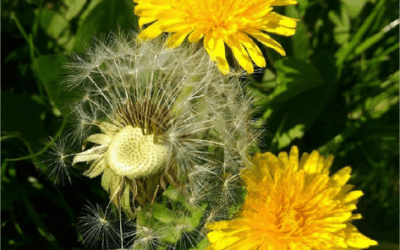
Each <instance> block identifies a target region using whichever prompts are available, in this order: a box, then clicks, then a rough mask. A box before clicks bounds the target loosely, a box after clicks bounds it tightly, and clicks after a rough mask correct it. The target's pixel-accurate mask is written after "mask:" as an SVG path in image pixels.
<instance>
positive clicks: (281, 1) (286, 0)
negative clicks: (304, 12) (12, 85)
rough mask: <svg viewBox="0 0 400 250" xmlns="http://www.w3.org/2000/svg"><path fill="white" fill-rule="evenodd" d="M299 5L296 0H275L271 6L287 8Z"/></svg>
mask: <svg viewBox="0 0 400 250" xmlns="http://www.w3.org/2000/svg"><path fill="white" fill-rule="evenodd" d="M293 4H297V1H295V0H275V1H272V2H271V3H270V5H271V6H286V5H293Z"/></svg>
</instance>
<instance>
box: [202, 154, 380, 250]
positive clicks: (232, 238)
mask: <svg viewBox="0 0 400 250" xmlns="http://www.w3.org/2000/svg"><path fill="white" fill-rule="evenodd" d="M298 155H299V153H298V149H297V147H292V149H291V151H290V154H289V155H288V154H287V153H284V152H281V153H280V154H279V155H278V157H276V156H275V155H273V154H272V153H269V152H268V153H264V154H256V155H255V157H254V159H253V162H254V165H253V167H252V168H246V169H245V170H244V171H243V172H242V174H241V177H242V179H243V180H244V182H245V184H246V187H247V191H248V194H247V196H246V199H245V202H244V204H243V206H242V208H241V210H240V211H239V212H238V213H237V214H236V215H235V216H234V219H233V220H230V221H219V222H213V223H210V224H208V226H207V227H208V229H210V230H213V231H212V232H210V233H209V234H208V236H207V237H208V239H209V240H210V242H211V243H212V244H211V245H210V246H209V247H208V248H207V249H208V250H210V249H215V250H217V249H241V250H250V249H258V250H267V249H268V250H274V249H276V250H280V249H310V250H311V249H313V250H317V249H337V250H338V249H364V248H368V247H369V246H372V245H377V242H376V241H374V240H371V239H369V238H368V237H366V236H364V235H362V234H361V233H360V232H358V230H357V228H355V227H354V226H353V225H352V224H351V221H352V220H355V219H360V218H361V215H360V214H352V211H353V210H355V209H356V203H357V200H358V198H359V197H360V196H362V195H363V193H362V192H361V191H350V190H351V189H352V188H353V186H352V185H348V184H346V182H347V181H348V180H349V178H350V172H351V168H350V167H345V168H343V169H341V170H339V171H338V172H337V173H336V174H334V175H333V176H329V168H330V166H331V164H332V160H333V157H332V156H329V157H328V158H324V157H323V156H321V155H320V154H319V153H318V151H313V152H312V153H311V154H310V155H309V154H307V153H305V154H303V155H302V157H301V159H300V161H299V159H298Z"/></svg>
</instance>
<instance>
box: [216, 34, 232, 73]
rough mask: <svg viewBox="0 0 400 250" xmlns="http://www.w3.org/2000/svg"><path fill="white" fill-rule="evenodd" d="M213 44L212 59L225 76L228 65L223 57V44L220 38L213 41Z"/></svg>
mask: <svg viewBox="0 0 400 250" xmlns="http://www.w3.org/2000/svg"><path fill="white" fill-rule="evenodd" d="M214 42H215V47H214V51H213V53H214V57H215V59H216V60H217V62H218V68H219V70H220V71H221V72H222V74H224V75H226V74H227V73H228V72H229V64H228V61H227V60H226V57H225V43H224V41H223V40H222V39H221V38H217V39H214Z"/></svg>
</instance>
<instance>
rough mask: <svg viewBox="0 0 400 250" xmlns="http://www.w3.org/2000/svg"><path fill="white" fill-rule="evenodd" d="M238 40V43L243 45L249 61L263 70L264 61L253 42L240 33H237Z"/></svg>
mask: <svg viewBox="0 0 400 250" xmlns="http://www.w3.org/2000/svg"><path fill="white" fill-rule="evenodd" d="M238 39H239V41H240V43H241V44H243V46H244V47H246V49H247V52H249V55H250V57H251V60H253V61H254V63H255V64H256V65H257V66H258V67H260V68H264V67H265V66H266V63H265V59H264V56H263V54H262V52H261V50H260V49H259V48H258V46H257V44H256V43H255V42H253V40H251V39H250V37H249V36H248V35H246V34H244V33H242V32H239V33H238Z"/></svg>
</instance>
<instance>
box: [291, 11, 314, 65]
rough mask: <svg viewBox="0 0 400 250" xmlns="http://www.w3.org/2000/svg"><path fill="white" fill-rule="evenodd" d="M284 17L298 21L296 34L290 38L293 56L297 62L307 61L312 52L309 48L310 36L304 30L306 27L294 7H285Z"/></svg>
mask: <svg viewBox="0 0 400 250" xmlns="http://www.w3.org/2000/svg"><path fill="white" fill-rule="evenodd" d="M286 15H287V16H290V17H292V18H297V19H299V20H300V21H299V22H297V27H296V33H295V34H294V35H293V36H292V44H293V55H294V57H296V58H297V59H299V60H303V61H305V60H308V59H309V58H310V56H311V54H312V50H311V48H310V34H309V33H308V31H307V29H306V25H305V23H304V21H302V20H301V15H300V13H299V12H298V11H297V9H296V7H295V6H287V7H286Z"/></svg>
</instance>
